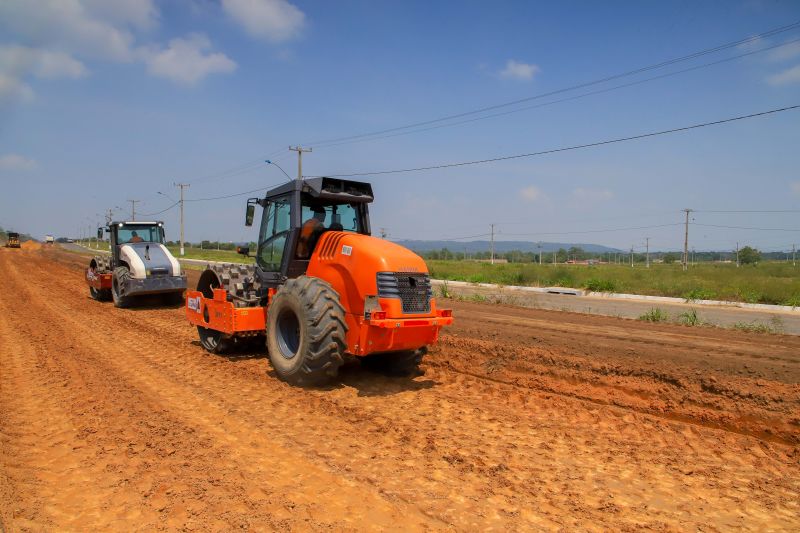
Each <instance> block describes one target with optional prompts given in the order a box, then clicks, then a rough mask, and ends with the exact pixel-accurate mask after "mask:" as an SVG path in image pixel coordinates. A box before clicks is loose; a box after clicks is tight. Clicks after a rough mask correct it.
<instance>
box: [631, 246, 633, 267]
mask: <svg viewBox="0 0 800 533" xmlns="http://www.w3.org/2000/svg"><path fill="white" fill-rule="evenodd" d="M631 268H633V246H631Z"/></svg>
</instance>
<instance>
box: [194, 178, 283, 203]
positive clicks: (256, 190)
mask: <svg viewBox="0 0 800 533" xmlns="http://www.w3.org/2000/svg"><path fill="white" fill-rule="evenodd" d="M278 185H280V183H275V184H272V185H267V186H266V187H259V188H258V189H253V190H251V191H244V192H238V193H234V194H228V195H225V196H213V197H211V198H187V199H186V200H184V201H185V202H208V201H211V200H225V199H227V198H235V197H237V196H244V195H246V194H253V193H256V192H259V191H268V190H269V189H271V188H273V187H277V186H278Z"/></svg>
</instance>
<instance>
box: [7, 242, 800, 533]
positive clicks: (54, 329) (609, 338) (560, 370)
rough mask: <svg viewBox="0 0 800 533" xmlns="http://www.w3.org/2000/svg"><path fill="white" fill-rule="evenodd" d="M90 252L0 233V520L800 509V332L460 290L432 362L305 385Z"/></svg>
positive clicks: (739, 520) (749, 524)
mask: <svg viewBox="0 0 800 533" xmlns="http://www.w3.org/2000/svg"><path fill="white" fill-rule="evenodd" d="M86 262H87V261H86V259H85V258H83V257H79V256H74V255H71V254H66V253H63V252H59V251H57V250H53V249H46V248H45V249H42V250H39V251H31V252H30V253H24V254H19V253H16V254H15V253H14V251H9V250H2V251H0V279H2V280H3V281H4V286H3V291H2V296H0V369H1V370H2V375H1V376H0V526H2V527H0V529H3V528H5V530H8V531H39V530H96V529H106V530H108V529H114V530H130V529H146V530H150V529H183V528H188V529H200V530H215V531H220V530H230V529H233V528H246V529H254V530H263V529H266V530H274V529H280V530H308V529H312V530H321V529H324V530H335V531H340V530H345V531H346V530H403V531H407V530H437V531H438V530H485V529H497V530H541V529H546V530H559V529H563V530H575V529H578V530H635V529H641V528H649V529H660V530H698V529H699V530H704V531H722V530H730V529H746V530H758V531H762V530H765V529H772V530H785V531H791V530H794V531H796V530H798V528H800V503H799V502H800V385H798V383H800V338H797V337H789V336H779V335H759V334H748V333H741V332H732V331H727V330H715V329H707V328H688V327H680V326H669V325H657V324H649V323H641V322H636V321H626V320H620V319H615V318H607V317H597V316H587V315H579V314H570V313H562V312H554V311H541V310H531V309H519V308H512V307H500V306H491V305H480V304H465V303H457V302H453V307H454V309H455V314H456V317H457V322H456V325H455V326H454V327H453V328H451V329H450V330H449V331H448V333H447V334H446V335H444V338H443V339H442V342H441V344H440V345H439V346H438V347H436V348H434V349H433V350H432V352H431V354H430V355H429V356H428V357H427V358H426V362H425V363H424V364H423V368H424V369H425V371H426V373H425V375H424V376H421V377H418V378H415V379H404V378H391V377H387V376H383V375H380V374H374V373H370V372H368V371H366V370H364V369H362V368H361V367H360V366H359V365H358V364H357V363H356V364H351V365H348V366H346V367H344V368H343V370H342V372H341V375H340V378H339V379H338V380H337V381H336V382H335V383H334V384H333V385H331V386H330V387H326V388H321V389H299V388H294V387H291V386H288V385H286V384H284V383H282V382H280V381H278V380H277V379H276V378H275V377H274V375H272V372H271V371H270V368H269V363H268V362H267V359H266V358H265V354H264V353H257V352H247V353H238V354H234V355H230V356H226V357H222V356H213V355H210V354H208V353H206V352H204V351H203V350H202V349H201V348H200V346H199V345H198V342H197V335H196V332H195V331H194V330H193V329H192V328H190V327H189V325H188V324H187V323H186V321H185V319H184V317H183V312H182V309H180V308H159V307H154V306H147V305H146V306H145V307H143V308H139V309H132V310H118V309H115V308H114V307H113V305H111V304H108V303H98V302H95V301H93V300H90V299H89V297H88V290H87V289H86V287H85V285H84V283H83V277H82V269H83V267H84V263H86ZM196 276H197V273H196V272H193V273H192V278H194V279H196ZM190 283H194V281H191V282H190Z"/></svg>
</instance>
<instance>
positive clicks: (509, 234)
mask: <svg viewBox="0 0 800 533" xmlns="http://www.w3.org/2000/svg"><path fill="white" fill-rule="evenodd" d="M682 225H683V222H676V223H674V224H657V225H654V226H636V227H630V228H608V229H592V230H586V231H549V232H548V231H540V232H536V233H503V234H502V235H506V236H513V237H521V236H528V235H575V234H584V233H612V232H616V231H634V230H642V229H654V228H667V227H671V226H682Z"/></svg>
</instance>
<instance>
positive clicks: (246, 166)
mask: <svg viewBox="0 0 800 533" xmlns="http://www.w3.org/2000/svg"><path fill="white" fill-rule="evenodd" d="M797 28H800V21H796V22H793V23H791V24H787V25H785V26H780V27H777V28H773V29H771V30H768V31H765V32H762V33H760V34H757V35H752V36H750V37H747V38H744V39H740V40H738V41H733V42H729V43H725V44H722V45H719V46H715V47H712V48H708V49H705V50H701V51H698V52H694V53H691V54H687V55H684V56H681V57H677V58H673V59H669V60H667V61H662V62H660V63H655V64H652V65H648V66H644V67H640V68H636V69H633V70H630V71H627V72H623V73H619V74H614V75H611V76H606V77H604V78H600V79H596V80H592V81H588V82H583V83H579V84H577V85H572V86H569V87H564V88H561V89H557V90H554V91H550V92H546V93H542V94H537V95H533V96H529V97H526V98H521V99H518V100H514V101H510V102H504V103H500V104H495V105H491V106H486V107H482V108H478V109H474V110H470V111H465V112H462V113H457V114H453V115H447V116H443V117H439V118H435V119H431V120H425V121H420V122H415V123H410V124H406V125H404V126H398V127H393V128H387V129H383V130H377V131H372V132H368V133H362V134H357V135H349V136H343V137H334V138H330V139H325V140H320V141H317V142H312V143H302V144H309V145H314V146H320V147H325V145H327V147H332V146H337V145H338V144H339V143H341V144H346V143H344V142H342V141H350V140H357V139H363V138H367V137H374V136H378V135H383V134H387V133H393V132H398V131H401V130H406V129H410V128H418V127H420V126H429V125H432V124H437V123H439V122H445V121H449V120H454V119H458V118H463V117H466V116H471V115H475V114H481V113H485V112H488V111H493V110H496V109H501V108H504V107H510V106H513V105H518V104H521V103H525V102H529V101H532V100H537V99H541V98H546V97H549V96H555V95H558V94H562V93H565V92H569V91H573V90H578V89H582V88H586V87H590V86H593V85H598V84H601V83H605V82H608V81H613V80H615V79H620V78H624V77H628V76H633V75H635V74H640V73H643V72H648V71H651V70H656V69H659V68H663V67H666V66H669V65H673V64H676V63H680V62H683V61H688V60H691V59H696V58H698V57H702V56H705V55H708V54H712V53H715V52H719V51H722V50H727V49H730V48H734V47H737V46H741V45H743V44H748V43H753V42H758V41H759V40H761V39H764V38H766V37H771V36H774V35H778V34H780V33H785V32H788V31H791V30H794V29H797ZM787 44H790V43H783V44H780V45H776V46H772V47H768V48H764V49H761V50H758V51H754V52H748V53H745V54H741V55H739V56H735V57H733V58H727V59H723V60H720V61H717V62H713V63H709V64H706V65H700V66H698V67H692V68H689V69H685V70H682V71H678V72H675V73H669V74H666V75H663V76H656V77H654V78H650V79H647V80H641V81H638V82H633V83H631V84H625V85H621V86H618V87H615V88H611V89H606V90H601V91H595V92H591V93H587V94H584V95H579V96H576V97H571V98H566V99H562V100H558V101H555V102H550V103H547V104H543V105H552V104H554V103H559V102H562V101H567V100H572V99H577V98H584V97H586V96H590V95H592V94H598V93H601V92H607V91H608V90H615V89H619V88H623V87H627V86H631V85H636V84H639V83H644V82H646V81H652V80H655V79H659V78H661V77H666V76H672V75H676V74H680V73H682V72H688V71H690V70H696V69H697V68H705V67H707V66H711V65H714V64H717V63H722V62H725V61H730V60H733V59H738V58H740V57H744V56H746V55H751V54H754V53H759V52H763V51H766V50H769V49H772V48H776V47H779V46H785V45H787ZM535 107H541V106H531V107H528V108H522V109H519V110H515V111H512V112H517V111H523V110H526V109H531V108H535ZM504 114H508V112H505V113H499V114H496V115H490V116H486V117H480V118H477V119H471V120H468V121H463V122H459V123H453V124H447V125H444V126H437V127H436V128H439V127H446V126H451V125H453V126H454V125H457V124H461V123H466V122H472V121H475V120H483V119H484V118H492V117H493V116H501V115H504ZM436 128H426V129H422V130H418V131H420V132H421V131H428V129H436ZM416 132H417V131H415V132H411V133H416ZM404 134H405V133H404ZM391 136H394V135H390V136H388V137H391ZM379 138H385V137H379ZM334 143H335V144H334ZM283 150H284V149H283V148H281V149H277V150H274V151H272V152H270V153H269V154H266V155H264V156H262V157H260V158H258V159H254V160H251V161H248V162H245V163H243V164H241V165H237V166H234V167H231V168H230V169H227V170H224V171H221V172H217V173H214V174H209V175H206V176H202V177H199V178H195V179H193V180H189V179H186V180H183V181H186V182H188V183H192V184H195V183H200V182H204V181H210V180H214V179H221V178H225V177H232V176H236V175H239V174H241V173H246V172H250V171H252V170H255V169H256V168H258V167H259V166H261V164H262V162H263V161H264V159H282V157H279V154H281V153H282V152H283Z"/></svg>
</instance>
